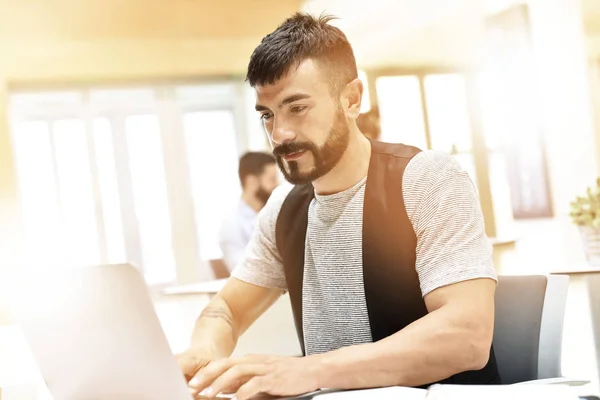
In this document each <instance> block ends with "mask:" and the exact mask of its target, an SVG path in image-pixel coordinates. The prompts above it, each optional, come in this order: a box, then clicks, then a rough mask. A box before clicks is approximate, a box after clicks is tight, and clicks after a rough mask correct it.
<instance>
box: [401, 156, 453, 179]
mask: <svg viewBox="0 0 600 400" xmlns="http://www.w3.org/2000/svg"><path fill="white" fill-rule="evenodd" d="M462 171H463V169H462V167H461V166H460V164H459V163H458V162H457V161H456V160H455V159H454V157H452V156H451V155H450V154H448V153H445V152H443V151H438V150H423V151H421V152H419V153H418V154H416V155H415V156H414V157H413V158H412V159H411V160H410V162H409V163H408V164H407V166H406V170H405V172H404V175H405V176H404V181H405V182H409V183H412V182H413V181H418V180H422V179H428V180H437V179H440V178H441V177H442V176H443V175H445V174H447V173H460V172H462Z"/></svg>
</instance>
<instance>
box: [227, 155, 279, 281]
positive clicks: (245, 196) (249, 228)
mask: <svg viewBox="0 0 600 400" xmlns="http://www.w3.org/2000/svg"><path fill="white" fill-rule="evenodd" d="M238 175H239V178H240V184H241V185H242V198H241V199H240V202H239V204H238V205H237V207H236V209H235V210H234V212H233V213H232V214H230V215H229V216H228V217H227V218H226V219H225V221H224V222H223V225H222V226H221V231H220V232H219V246H220V248H221V251H222V252H223V261H224V263H225V265H226V266H227V269H228V270H229V271H230V272H231V271H232V270H233V269H234V268H235V267H236V266H237V265H238V264H239V263H240V262H241V261H242V259H243V257H244V250H245V249H246V246H247V245H248V243H249V242H250V238H251V237H252V232H254V228H255V226H256V217H257V215H258V213H259V212H260V210H261V209H262V208H263V207H264V206H265V204H267V200H269V197H270V196H271V193H272V192H273V190H274V189H275V188H276V187H277V185H278V174H277V166H276V162H275V158H273V156H272V155H270V154H268V153H262V152H247V153H245V154H244V155H242V157H241V158H240V161H239V168H238Z"/></svg>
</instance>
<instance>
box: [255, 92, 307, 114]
mask: <svg viewBox="0 0 600 400" xmlns="http://www.w3.org/2000/svg"><path fill="white" fill-rule="evenodd" d="M309 98H310V95H309V94H305V93H296V94H292V95H290V96H288V97H286V98H285V99H283V101H282V102H281V103H280V104H279V107H283V106H285V105H287V104H290V103H293V102H295V101H298V100H304V99H309ZM254 109H255V110H256V111H271V110H270V109H269V107H266V106H263V105H261V104H257V105H255V106H254Z"/></svg>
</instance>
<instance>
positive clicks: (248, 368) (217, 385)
mask: <svg viewBox="0 0 600 400" xmlns="http://www.w3.org/2000/svg"><path fill="white" fill-rule="evenodd" d="M268 369H269V367H267V366H266V365H265V364H237V365H234V366H233V367H231V368H229V369H228V370H227V371H225V373H223V374H222V375H221V376H219V377H218V378H217V379H215V381H214V382H213V383H212V384H211V385H210V387H209V388H208V389H207V392H206V395H207V396H214V395H216V394H219V393H223V392H224V391H225V390H232V392H235V391H237V390H238V388H239V387H240V386H241V385H243V384H245V383H246V382H247V381H248V380H249V379H252V378H254V377H255V376H260V375H264V374H265V373H266V372H267V371H268Z"/></svg>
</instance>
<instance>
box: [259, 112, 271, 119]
mask: <svg viewBox="0 0 600 400" xmlns="http://www.w3.org/2000/svg"><path fill="white" fill-rule="evenodd" d="M271 118H273V114H271V113H264V114H261V115H260V119H262V120H263V121H269V120H270V119H271Z"/></svg>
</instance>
